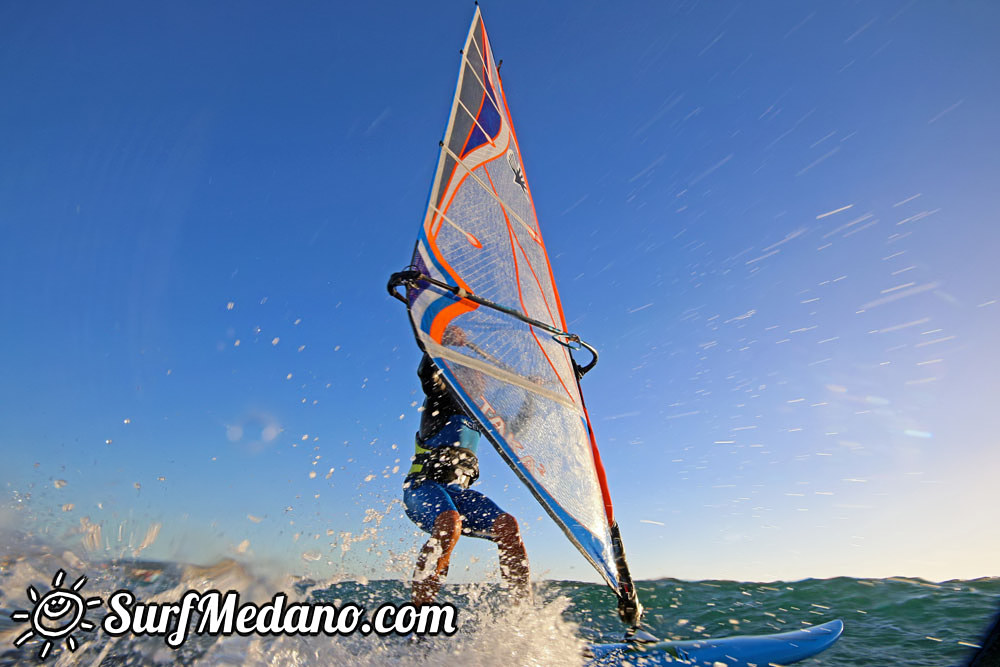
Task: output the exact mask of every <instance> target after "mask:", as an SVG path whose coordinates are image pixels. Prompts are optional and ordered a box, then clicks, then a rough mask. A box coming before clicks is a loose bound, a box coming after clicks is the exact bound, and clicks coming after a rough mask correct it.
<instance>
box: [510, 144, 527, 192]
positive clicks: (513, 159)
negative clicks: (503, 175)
mask: <svg viewBox="0 0 1000 667" xmlns="http://www.w3.org/2000/svg"><path fill="white" fill-rule="evenodd" d="M507 164H508V165H510V170H511V171H512V172H514V182H515V183H517V184H518V185H520V186H521V192H523V193H525V194H527V193H528V184H527V183H525V181H524V172H523V171H521V165H520V164H518V162H517V156H516V155H515V154H514V149H513V148H511V149H510V150H508V151H507Z"/></svg>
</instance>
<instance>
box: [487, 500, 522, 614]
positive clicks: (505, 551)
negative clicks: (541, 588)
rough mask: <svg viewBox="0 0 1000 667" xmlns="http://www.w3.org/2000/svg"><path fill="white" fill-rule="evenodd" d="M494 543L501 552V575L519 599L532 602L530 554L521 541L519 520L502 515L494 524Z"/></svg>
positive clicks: (508, 515)
mask: <svg viewBox="0 0 1000 667" xmlns="http://www.w3.org/2000/svg"><path fill="white" fill-rule="evenodd" d="M493 535H494V536H495V537H494V541H495V542H496V544H497V549H499V551H500V574H501V576H502V577H503V580H504V582H505V583H506V584H507V585H508V586H509V587H510V588H511V589H512V592H513V593H514V596H515V597H516V598H517V599H523V600H530V599H531V587H530V586H529V570H528V554H527V552H526V551H525V550H524V542H522V541H521V531H520V529H519V528H518V525H517V519H515V518H514V517H513V516H511V515H510V514H501V515H500V516H498V517H497V518H496V521H494V522H493Z"/></svg>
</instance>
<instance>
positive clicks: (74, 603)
mask: <svg viewBox="0 0 1000 667" xmlns="http://www.w3.org/2000/svg"><path fill="white" fill-rule="evenodd" d="M65 578H66V572H65V571H63V570H59V571H58V572H56V574H55V576H54V577H52V590H50V591H49V592H48V593H46V594H45V595H41V594H39V592H38V590H37V589H36V588H35V587H34V586H28V589H27V593H28V598H29V599H30V600H31V601H32V602H33V603H34V605H35V608H34V609H32V610H31V611H28V610H26V609H20V610H18V611H15V612H13V613H11V615H10V618H11V620H12V621H15V622H18V623H23V622H25V621H28V622H29V623H30V624H31V627H30V628H29V629H28V630H25V631H24V632H23V633H22V634H21V636H19V637H18V638H17V639H15V640H14V646H18V647H20V646H21V645H22V644H24V643H25V642H26V641H28V640H29V639H31V638H33V637H35V636H38V637H39V638H40V639H42V640H43V642H42V648H41V649H39V651H38V659H39V660H45V658H47V657H48V656H49V653H50V652H51V651H52V643H53V642H58V641H59V640H62V639H65V640H66V648H68V649H69V650H70V651H75V650H76V647H77V646H78V644H77V641H76V638H75V637H74V636H73V631H74V630H76V629H77V628H80V629H81V630H93V629H94V628H95V627H96V626H95V625H94V624H93V623H91V622H90V621H88V620H86V619H85V618H84V616H85V615H86V613H87V610H88V609H90V608H91V607H99V606H101V598H98V597H93V598H86V599H84V597H83V596H82V595H81V594H80V589H81V588H83V586H84V584H86V583H87V577H85V576H83V577H80V578H79V579H77V580H76V581H75V582H74V583H73V585H72V586H70V587H69V588H63V587H62V585H63V581H64V580H65Z"/></svg>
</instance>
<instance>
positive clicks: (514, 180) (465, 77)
mask: <svg viewBox="0 0 1000 667" xmlns="http://www.w3.org/2000/svg"><path fill="white" fill-rule="evenodd" d="M412 265H413V268H415V269H417V270H418V271H419V272H420V273H422V274H423V275H425V276H428V277H430V278H433V279H434V280H437V281H441V282H443V283H447V284H448V285H452V286H454V287H456V288H459V289H461V290H465V291H466V292H467V293H470V294H473V295H476V296H477V297H481V298H484V299H488V300H489V301H491V302H493V303H495V304H499V305H500V306H502V307H504V308H508V309H511V310H513V311H516V312H517V313H519V314H520V315H522V316H524V317H526V318H529V319H532V320H535V321H537V322H540V323H543V324H544V325H546V327H548V328H551V329H552V330H555V331H565V330H566V323H565V318H564V316H563V313H562V306H561V304H560V302H559V296H558V292H557V290H556V286H555V282H554V280H553V277H552V271H551V267H550V265H549V260H548V255H547V253H546V250H545V245H544V242H543V240H542V235H541V232H540V231H539V227H538V220H537V218H536V215H535V209H534V205H533V202H532V198H531V188H530V186H529V184H528V181H527V178H526V176H525V173H524V166H523V162H522V159H521V151H520V148H519V146H518V143H517V138H516V136H515V134H514V129H513V125H512V123H511V119H510V113H509V110H508V107H507V101H506V97H505V96H504V93H503V86H502V84H501V81H500V76H499V73H498V71H497V67H496V63H495V61H494V58H493V54H492V50H491V48H490V43H489V38H488V37H487V35H486V30H485V27H484V25H483V22H482V17H481V15H480V13H479V10H478V8H477V9H476V14H475V17H474V18H473V22H472V27H471V29H470V31H469V36H468V39H467V41H466V45H465V48H464V50H463V56H462V66H461V69H460V73H459V80H458V86H457V89H456V93H455V100H454V103H453V105H452V110H451V117H450V119H449V122H448V128H447V131H446V133H445V136H444V139H443V141H442V146H441V154H440V157H439V160H438V167H437V171H436V174H435V180H434V183H433V186H432V188H431V193H430V198H429V202H428V207H427V213H426V216H425V218H424V222H423V225H422V227H421V230H420V234H419V237H418V241H417V245H416V249H415V251H414V255H413V261H412ZM407 302H408V305H409V312H410V317H411V319H412V323H413V326H414V330H415V332H416V335H417V339H418V341H419V343H420V345H421V347H423V349H424V350H425V351H426V352H427V353H428V354H429V355H430V356H431V357H432V359H433V360H434V361H435V363H436V364H437V365H438V366H439V367H440V368H441V369H442V370H443V371H444V374H445V376H446V378H447V379H448V381H449V384H450V386H451V388H452V389H453V390H454V391H455V393H456V395H457V396H458V397H459V398H460V399H461V401H462V402H463V404H464V405H465V407H466V408H467V409H468V411H469V413H470V414H471V415H472V416H474V417H475V418H476V419H477V420H478V421H479V422H480V423H481V425H482V426H483V429H484V431H485V432H486V435H487V436H488V437H489V439H490V441H491V442H492V443H493V444H494V446H495V447H496V449H497V450H498V451H499V452H500V454H501V455H502V456H503V457H504V459H505V460H506V461H507V462H508V463H509V464H510V465H511V467H512V468H513V469H514V471H515V472H516V473H517V474H518V476H519V477H520V478H521V479H522V480H523V481H524V482H525V484H527V486H528V487H529V488H530V489H531V491H532V492H533V494H534V495H535V496H536V498H538V500H539V501H540V502H541V503H542V505H543V506H544V507H545V509H546V510H547V511H548V512H549V514H550V515H551V516H552V517H553V519H555V520H556V522H557V523H558V524H559V525H560V526H561V527H562V528H563V530H564V532H565V533H566V535H567V536H568V537H569V539H570V540H571V541H572V542H573V543H574V544H575V545H576V546H577V547H578V548H579V549H580V551H581V552H582V553H583V554H584V555H585V556H586V557H587V558H588V560H590V562H591V563H592V564H593V565H594V566H595V567H596V568H597V570H598V572H600V574H601V575H602V576H603V577H604V578H605V580H606V581H607V583H608V584H609V585H611V586H612V587H613V588H616V589H617V587H618V572H617V570H616V567H615V563H614V556H613V552H612V544H611V536H610V532H609V516H608V513H609V509H608V508H607V507H606V503H605V496H604V494H603V493H602V479H601V476H602V474H603V472H602V471H599V461H598V460H597V459H596V456H597V455H596V449H595V448H594V445H593V439H592V435H591V432H590V426H589V422H588V419H587V415H586V410H585V408H584V405H583V399H582V397H581V394H580V389H579V384H578V381H577V377H576V372H575V369H574V364H573V361H572V358H571V357H570V353H569V349H568V348H567V347H566V346H565V345H564V344H562V343H560V342H559V341H558V340H556V339H555V338H554V337H553V335H552V333H550V332H549V331H546V330H545V329H543V328H540V327H538V326H532V325H531V324H528V323H526V322H524V321H522V320H520V319H517V318H515V317H512V316H511V315H509V314H507V313H504V312H502V311H500V310H496V309H493V308H489V307H484V306H481V305H479V304H477V303H474V302H473V301H471V300H469V299H467V298H462V296H461V295H456V294H454V293H452V292H450V291H448V290H444V289H441V288H439V287H436V286H434V285H433V284H431V283H428V282H427V281H419V282H418V283H417V284H416V285H415V286H413V287H411V288H410V289H409V290H408V293H407ZM457 332H461V333H460V334H459V333H457Z"/></svg>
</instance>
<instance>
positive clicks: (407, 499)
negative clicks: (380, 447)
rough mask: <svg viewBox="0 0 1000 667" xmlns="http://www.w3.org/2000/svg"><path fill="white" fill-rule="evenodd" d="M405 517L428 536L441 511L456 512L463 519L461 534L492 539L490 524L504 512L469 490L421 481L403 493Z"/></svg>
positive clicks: (480, 495) (491, 526)
mask: <svg viewBox="0 0 1000 667" xmlns="http://www.w3.org/2000/svg"><path fill="white" fill-rule="evenodd" d="M403 504H404V505H406V516H408V517H409V518H410V521H412V522H413V523H415V524H417V526H419V527H420V530H422V531H424V532H425V533H431V532H432V531H433V530H434V522H435V521H436V520H437V518H438V515H439V514H441V512H445V511H447V510H456V511H457V512H458V513H459V514H460V515H461V516H462V534H463V535H469V536H471V537H479V538H482V539H486V540H489V539H493V522H494V521H496V520H497V517H498V516H500V515H501V514H505V512H504V511H503V510H502V509H500V508H499V507H498V506H497V504H496V503H495V502H493V501H492V500H490V499H489V498H487V497H486V496H484V495H483V494H481V493H479V492H478V491H473V490H472V489H463V488H462V487H460V486H459V485H457V484H449V485H448V486H444V485H443V484H438V483H437V482H432V481H430V480H424V481H422V482H420V483H418V484H415V485H414V486H408V487H407V488H405V489H404V490H403Z"/></svg>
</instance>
